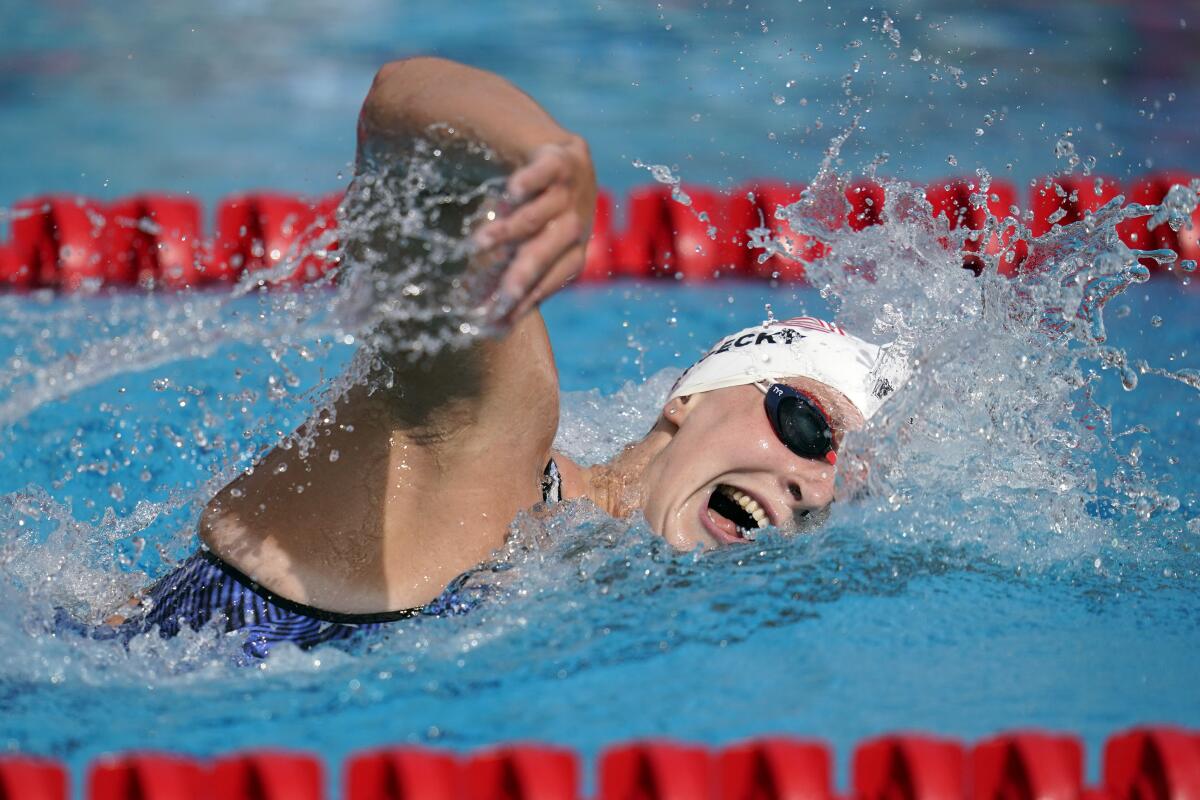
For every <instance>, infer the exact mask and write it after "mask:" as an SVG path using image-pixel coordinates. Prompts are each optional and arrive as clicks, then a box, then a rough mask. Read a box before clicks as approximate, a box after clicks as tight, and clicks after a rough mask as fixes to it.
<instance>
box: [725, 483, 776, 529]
mask: <svg viewBox="0 0 1200 800" xmlns="http://www.w3.org/2000/svg"><path fill="white" fill-rule="evenodd" d="M720 488H721V491H722V492H723V493H724V494H725V496H726V497H728V498H729V499H730V500H732V501H733V502H735V503H737V504H738V505H739V506H741V507H742V509H743V510H745V512H746V513H747V514H749V515H750V516H752V517H754V521H755V522H756V523H758V527H759V528H765V527H767V522H768V518H767V512H765V511H763V508H762V506H760V505H759V504H758V501H757V500H755V499H754V498H753V497H751V496H750V495H748V494H746V493H745V492H743V491H741V490H740V489H735V488H733V487H732V486H724V485H722V486H721V487H720Z"/></svg>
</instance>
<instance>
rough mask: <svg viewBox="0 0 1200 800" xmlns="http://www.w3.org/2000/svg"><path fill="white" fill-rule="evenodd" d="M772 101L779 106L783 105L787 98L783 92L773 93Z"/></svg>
mask: <svg viewBox="0 0 1200 800" xmlns="http://www.w3.org/2000/svg"><path fill="white" fill-rule="evenodd" d="M771 102H773V103H774V104H775V105H777V106H781V105H783V104H784V103H786V102H787V98H786V97H784V96H783V95H781V94H773V95H771Z"/></svg>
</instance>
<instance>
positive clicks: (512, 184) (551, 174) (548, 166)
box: [508, 145, 570, 202]
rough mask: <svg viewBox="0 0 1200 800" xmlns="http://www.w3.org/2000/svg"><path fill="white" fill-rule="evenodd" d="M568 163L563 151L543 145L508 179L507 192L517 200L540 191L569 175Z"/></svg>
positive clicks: (554, 146)
mask: <svg viewBox="0 0 1200 800" xmlns="http://www.w3.org/2000/svg"><path fill="white" fill-rule="evenodd" d="M569 172H570V164H569V163H568V162H567V158H566V155H565V153H563V152H562V149H561V148H560V147H558V146H556V145H547V146H545V147H543V148H542V149H541V150H540V151H539V152H538V154H537V155H536V156H535V157H534V159H533V160H532V161H531V162H530V163H529V164H527V165H526V166H524V167H522V168H521V169H519V170H517V171H516V172H514V173H513V174H512V176H510V177H509V179H508V192H509V194H511V195H513V196H514V197H516V198H517V200H518V202H519V201H520V200H522V199H523V198H526V197H531V196H533V195H534V194H536V193H537V192H540V191H542V190H543V189H545V188H546V187H547V186H550V185H551V184H553V183H555V182H556V181H561V180H565V179H566V178H568V177H569Z"/></svg>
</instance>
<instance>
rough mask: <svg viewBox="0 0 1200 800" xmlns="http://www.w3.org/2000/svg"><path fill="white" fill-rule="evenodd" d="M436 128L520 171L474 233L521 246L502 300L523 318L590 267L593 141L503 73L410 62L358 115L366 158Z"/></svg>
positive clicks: (510, 316) (482, 242)
mask: <svg viewBox="0 0 1200 800" xmlns="http://www.w3.org/2000/svg"><path fill="white" fill-rule="evenodd" d="M434 126H440V127H445V128H448V130H446V134H447V135H450V136H456V137H463V138H464V139H467V140H471V141H474V142H478V143H480V144H482V145H484V146H486V147H487V148H488V149H490V150H491V151H492V152H493V153H495V154H496V156H498V157H499V159H500V160H501V161H502V162H503V164H504V166H505V167H506V168H507V170H508V171H510V172H511V175H510V177H509V179H508V182H507V190H508V193H509V195H510V198H511V201H512V202H513V203H514V204H515V207H514V208H513V210H512V212H511V213H509V214H507V215H504V216H502V217H501V218H499V219H496V220H494V221H492V222H491V223H489V224H486V225H484V226H482V227H480V228H479V229H478V230H476V231H475V234H474V235H475V241H476V243H477V244H478V245H479V246H480V247H481V248H482V249H484V250H492V251H494V252H505V251H506V249H507V250H512V249H515V254H514V255H513V257H512V260H511V262H509V266H508V268H507V269H506V270H505V272H504V274H503V276H502V278H501V279H500V282H499V286H498V287H497V288H498V291H497V296H496V298H495V301H496V309H495V311H496V314H497V316H499V317H501V318H502V320H503V321H506V322H512V321H515V320H516V319H519V318H520V317H521V316H522V315H523V314H525V313H526V312H528V311H529V310H530V309H531V308H533V307H534V306H535V305H536V304H537V303H538V302H540V301H541V300H543V299H545V298H546V297H547V296H549V295H550V294H552V293H553V292H555V291H557V290H558V289H559V288H561V287H562V286H563V285H564V284H565V283H567V282H568V281H569V280H571V279H572V278H574V277H575V276H576V275H578V274H579V272H580V270H581V269H582V268H583V259H584V246H585V244H586V242H587V236H588V233H589V232H590V230H591V224H592V216H593V213H594V208H595V200H596V179H595V174H594V171H593V169H592V162H591V157H590V155H589V153H588V149H587V144H586V142H584V140H583V139H582V138H581V137H579V136H577V135H575V134H572V133H570V132H568V131H567V130H565V129H563V128H562V127H561V126H560V125H558V123H556V122H555V121H554V119H552V118H551V117H550V115H549V114H548V113H546V111H545V110H544V109H543V108H542V107H541V106H539V105H538V104H537V103H536V102H535V101H534V100H533V99H532V98H531V97H529V96H528V95H527V94H525V93H524V92H522V91H521V90H520V89H518V88H516V87H515V86H513V85H512V84H511V83H509V82H508V81H506V80H504V79H503V78H501V77H499V76H497V75H494V74H492V73H489V72H485V71H483V70H478V69H475V68H473V67H468V66H466V65H463V64H458V63H455V62H453V61H447V60H444V59H440V58H411V59H406V60H403V61H396V62H393V63H390V64H387V65H385V66H384V67H383V68H382V69H380V70H379V72H378V74H377V75H376V77H375V81H374V83H373V85H372V86H371V91H370V93H369V94H368V95H367V98H366V101H365V102H364V103H363V108H362V114H361V116H360V119H359V131H358V132H359V152H360V156H361V154H362V153H364V152H369V151H373V150H375V149H377V148H383V149H385V150H386V149H387V148H389V147H390V146H393V145H394V144H395V143H397V142H403V141H404V140H407V139H411V138H414V137H421V136H424V135H427V133H428V131H429V130H430V129H431V128H432V127H434Z"/></svg>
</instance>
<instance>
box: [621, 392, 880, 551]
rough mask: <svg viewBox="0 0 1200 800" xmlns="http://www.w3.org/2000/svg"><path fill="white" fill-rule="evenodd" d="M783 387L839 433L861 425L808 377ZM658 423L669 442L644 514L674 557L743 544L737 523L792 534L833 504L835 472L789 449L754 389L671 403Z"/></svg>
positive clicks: (654, 467)
mask: <svg viewBox="0 0 1200 800" xmlns="http://www.w3.org/2000/svg"><path fill="white" fill-rule="evenodd" d="M784 383H787V384H788V385H790V386H793V387H795V388H797V389H799V390H801V391H803V392H806V393H807V394H809V395H810V396H812V397H813V398H815V399H816V400H817V401H818V402H820V404H821V406H822V407H823V408H825V409H826V410H827V411H828V412H829V415H830V418H831V422H832V423H833V428H834V430H835V435H840V434H841V433H844V432H845V431H847V430H854V429H857V428H859V427H861V426H862V424H863V419H862V415H861V414H859V412H858V411H857V410H856V409H855V408H854V406H853V405H851V403H850V401H849V400H847V399H846V398H845V396H843V395H842V394H841V393H839V392H837V391H836V390H834V389H831V388H830V387H828V386H826V385H825V384H822V383H819V382H817V381H814V380H812V379H808V378H795V379H789V380H786V381H784ZM663 419H664V420H665V421H666V428H667V429H668V430H670V431H672V436H671V439H670V441H669V443H668V444H667V445H666V446H665V447H664V448H663V449H662V450H661V451H659V452H658V453H657V454H656V456H655V457H654V459H653V460H652V461H651V463H650V464H649V465H648V467H647V469H646V471H645V473H644V476H645V481H644V483H643V486H642V510H643V513H644V514H645V516H646V520H647V522H649V524H650V527H651V528H653V529H654V530H655V531H656V532H657V533H659V534H660V535H661V536H662V537H663V538H664V539H666V540H667V541H668V542H669V543H670V544H671V545H672V546H674V547H676V548H678V549H680V550H691V549H694V548H695V547H696V546H697V545H699V546H701V547H705V548H711V547H721V546H724V545H728V544H737V543H740V542H744V541H746V540H747V537H746V536H744V535H743V533H742V532H741V531H739V530H738V528H739V525H740V527H742V528H747V527H752V526H753V525H754V524H758V525H759V526H760V527H766V526H767V525H771V526H774V527H777V528H779V529H781V530H783V531H794V530H796V529H797V528H798V527H800V526H801V525H803V523H804V522H805V521H807V520H811V519H812V515H815V514H818V513H819V512H821V511H823V510H824V509H825V508H826V507H827V506H828V505H829V504H830V503H831V502H833V495H834V476H835V474H836V468H835V467H834V466H833V465H831V464H829V463H828V462H826V461H818V460H815V459H808V458H802V457H800V456H798V455H796V454H795V453H793V452H792V451H791V450H789V449H788V448H787V446H786V445H785V444H784V443H783V442H782V441H780V440H779V437H778V436H776V434H775V431H774V429H773V428H772V427H771V422H770V420H769V419H768V418H767V415H766V412H765V411H764V410H763V395H762V392H761V391H759V390H758V389H757V388H756V387H754V386H734V387H731V388H728V389H717V390H715V391H711V392H702V393H700V394H695V395H692V396H690V397H685V398H676V399H674V400H671V401H670V402H668V403H667V405H666V406H665V407H664V408H663ZM839 438H840V436H839ZM752 519H753V520H754V521H753V522H751V520H752Z"/></svg>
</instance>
